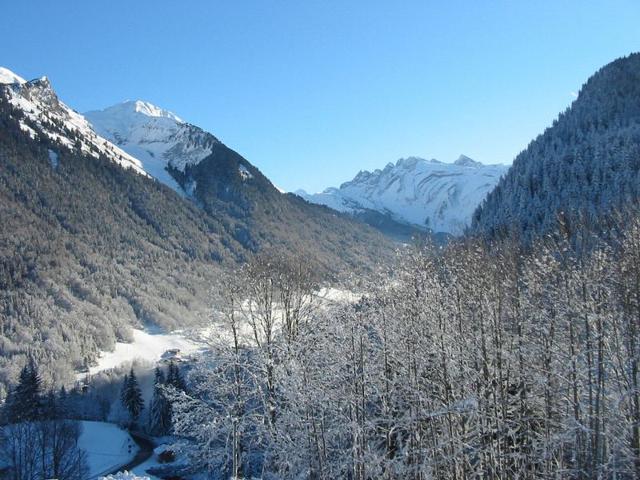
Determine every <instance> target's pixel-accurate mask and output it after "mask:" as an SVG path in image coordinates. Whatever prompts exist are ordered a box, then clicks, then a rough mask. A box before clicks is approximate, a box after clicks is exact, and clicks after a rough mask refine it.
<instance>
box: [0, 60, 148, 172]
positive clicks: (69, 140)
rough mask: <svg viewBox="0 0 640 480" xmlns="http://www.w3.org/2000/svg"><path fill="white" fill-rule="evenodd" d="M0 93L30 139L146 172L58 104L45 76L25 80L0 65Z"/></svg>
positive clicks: (79, 116)
mask: <svg viewBox="0 0 640 480" xmlns="http://www.w3.org/2000/svg"><path fill="white" fill-rule="evenodd" d="M0 95H3V96H5V98H6V99H7V101H8V102H9V103H10V104H11V105H12V106H13V107H14V108H16V109H17V110H20V111H21V112H22V113H23V115H24V117H25V118H26V120H27V121H25V120H24V119H21V120H20V128H21V129H22V130H23V131H24V132H26V133H27V134H28V135H30V136H31V137H32V138H38V137H47V138H49V139H50V140H52V141H54V142H55V143H57V144H58V145H60V146H61V147H63V148H66V149H68V150H70V151H72V150H74V149H75V148H77V147H78V148H80V150H81V151H82V152H83V153H86V154H88V155H91V156H93V157H95V158H99V157H100V156H101V155H104V156H106V157H108V158H109V159H110V160H112V161H113V162H115V163H117V164H119V165H121V166H122V167H124V168H131V169H133V170H135V171H136V172H138V173H140V174H146V173H145V171H144V169H143V168H142V164H141V163H140V162H139V161H138V160H136V159H135V158H134V157H132V156H131V155H129V154H128V153H126V152H124V151H123V150H121V149H120V148H118V147H116V146H115V145H113V144H112V143H110V142H109V141H107V140H105V139H104V138H102V137H100V136H99V135H97V134H96V133H95V132H94V131H93V129H92V128H91V125H90V124H89V122H87V120H86V119H85V118H84V117H83V116H82V115H80V114H79V113H77V112H75V111H74V110H72V109H71V108H69V107H68V106H66V105H65V104H64V103H62V102H61V101H60V100H59V99H58V96H57V95H56V93H55V92H54V90H53V89H52V88H51V84H50V83H49V79H47V77H41V78H39V79H36V80H31V81H29V82H27V81H25V80H23V79H22V78H20V77H19V76H18V75H16V74H14V73H13V72H11V71H10V70H7V69H6V68H0ZM56 158H57V157H56Z"/></svg>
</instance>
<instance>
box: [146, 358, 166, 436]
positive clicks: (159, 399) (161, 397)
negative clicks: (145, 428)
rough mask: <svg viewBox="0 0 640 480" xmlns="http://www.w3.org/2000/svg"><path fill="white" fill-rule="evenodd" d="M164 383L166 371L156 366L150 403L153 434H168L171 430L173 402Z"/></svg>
mask: <svg viewBox="0 0 640 480" xmlns="http://www.w3.org/2000/svg"><path fill="white" fill-rule="evenodd" d="M164 383H165V376H164V373H163V372H162V370H160V368H159V367H156V372H155V381H154V385H153V397H152V398H151V403H150V405H149V433H151V435H156V436H161V435H166V434H168V433H169V432H170V430H171V404H170V403H169V401H168V400H167V398H166V396H165V394H164V391H163V385H164Z"/></svg>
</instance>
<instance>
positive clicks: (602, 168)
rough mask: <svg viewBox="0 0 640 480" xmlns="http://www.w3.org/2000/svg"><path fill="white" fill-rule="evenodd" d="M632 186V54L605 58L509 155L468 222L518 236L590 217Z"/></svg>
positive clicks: (624, 202) (639, 135)
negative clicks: (509, 162)
mask: <svg viewBox="0 0 640 480" xmlns="http://www.w3.org/2000/svg"><path fill="white" fill-rule="evenodd" d="M639 194H640V54H637V53H636V54H632V55H629V56H628V57H624V58H620V59H618V60H615V61H614V62H612V63H610V64H608V65H606V66H605V67H603V68H602V69H600V70H599V71H598V72H596V73H595V74H594V75H593V76H592V77H591V78H589V80H588V81H587V82H586V83H585V84H584V85H583V87H582V89H581V90H580V93H579V95H578V98H577V99H576V100H575V101H574V102H573V104H572V105H571V106H570V107H569V108H568V109H567V110H566V111H565V112H563V113H561V114H560V115H559V116H558V119H557V120H555V121H554V122H553V125H552V126H551V127H549V128H548V129H547V130H545V132H544V133H543V134H542V135H540V136H538V137H537V138H536V139H535V140H533V141H532V142H531V143H530V144H529V146H528V147H527V148H526V149H525V150H524V151H523V152H522V153H520V154H519V155H518V156H517V157H516V159H515V160H514V162H513V166H512V167H511V169H510V170H509V171H508V173H507V174H506V175H505V176H504V178H502V180H500V182H499V183H498V185H497V186H496V188H495V189H494V190H493V191H492V192H491V193H490V194H489V195H488V196H487V199H486V200H485V201H484V202H483V203H482V205H481V206H480V207H479V208H478V209H477V210H476V212H475V213H474V216H473V230H474V231H475V232H479V233H483V234H485V235H488V236H489V237H496V236H504V235H506V234H512V233H513V234H516V235H518V236H519V237H521V238H522V239H523V240H524V241H525V242H530V241H532V240H534V239H535V238H537V237H538V236H539V235H541V234H544V233H548V232H551V231H553V230H554V229H555V228H556V227H557V222H558V217H559V216H562V217H564V218H565V219H566V221H569V222H570V223H571V221H572V219H576V218H577V217H580V222H581V223H582V224H587V225H593V227H592V228H594V229H596V230H597V229H601V228H603V227H599V226H598V224H601V223H603V219H604V218H606V217H607V216H608V215H610V214H611V213H613V212H615V211H619V210H625V209H627V208H629V207H630V206H633V205H634V204H636V203H637V200H638V196H639ZM605 228H606V227H605Z"/></svg>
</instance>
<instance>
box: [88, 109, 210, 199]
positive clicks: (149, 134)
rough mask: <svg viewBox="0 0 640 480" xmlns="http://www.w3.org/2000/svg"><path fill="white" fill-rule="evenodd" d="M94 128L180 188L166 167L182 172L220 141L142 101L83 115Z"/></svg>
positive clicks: (169, 183) (177, 188) (202, 157)
mask: <svg viewBox="0 0 640 480" xmlns="http://www.w3.org/2000/svg"><path fill="white" fill-rule="evenodd" d="M85 116H86V117H87V118H88V119H89V121H90V122H91V124H92V125H93V128H94V129H95V131H96V132H98V133H99V134H100V135H102V136H104V137H105V138H107V139H109V140H110V141H111V142H113V143H115V144H116V145H118V146H119V147H120V148H122V149H123V150H125V151H126V152H128V153H129V154H131V155H133V156H134V157H136V158H137V159H139V160H140V161H141V162H142V165H143V168H144V169H145V171H146V172H148V173H149V174H150V175H151V176H153V177H155V178H156V179H158V180H159V181H161V182H162V183H164V184H166V185H168V186H170V187H171V188H173V189H174V190H176V191H178V192H180V193H182V189H181V188H180V186H179V185H178V183H177V182H176V180H175V178H174V177H173V176H172V175H171V174H170V173H169V170H168V168H175V169H176V170H178V171H180V172H183V171H184V169H185V167H186V166H187V165H195V164H197V163H199V162H200V161H201V160H203V159H204V158H206V157H207V156H209V155H210V154H211V153H212V151H213V146H214V145H216V144H219V143H220V141H219V140H218V139H217V138H216V137H214V136H213V135H211V134H210V133H208V132H205V131H204V130H202V129H201V128H199V127H196V126H195V125H191V124H189V123H186V122H184V121H183V120H182V119H181V118H179V117H178V116H177V115H175V114H174V113H171V112H169V111H167V110H164V109H162V108H159V107H156V106H155V105H152V104H151V103H149V102H144V101H141V100H136V101H127V102H124V103H119V104H117V105H113V106H111V107H108V108H105V109H104V110H95V111H91V112H87V113H85Z"/></svg>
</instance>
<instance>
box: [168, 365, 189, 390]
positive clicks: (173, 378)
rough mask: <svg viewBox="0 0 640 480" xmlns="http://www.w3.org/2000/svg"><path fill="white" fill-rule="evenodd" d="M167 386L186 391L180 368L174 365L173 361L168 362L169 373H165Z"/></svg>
mask: <svg viewBox="0 0 640 480" xmlns="http://www.w3.org/2000/svg"><path fill="white" fill-rule="evenodd" d="M167 385H170V386H172V387H174V388H176V389H177V390H182V391H186V390H187V385H186V383H185V381H184V379H183V378H182V374H181V373H180V368H179V367H178V366H177V365H176V364H175V362H174V361H173V360H172V361H171V362H169V371H168V372H167Z"/></svg>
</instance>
